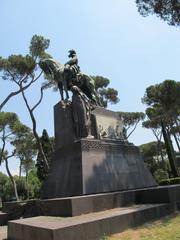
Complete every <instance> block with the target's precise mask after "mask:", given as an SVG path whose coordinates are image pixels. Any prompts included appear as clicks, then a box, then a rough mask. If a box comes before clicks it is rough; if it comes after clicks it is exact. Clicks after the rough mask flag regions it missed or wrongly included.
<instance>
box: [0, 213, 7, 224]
mask: <svg viewBox="0 0 180 240" xmlns="http://www.w3.org/2000/svg"><path fill="white" fill-rule="evenodd" d="M7 221H8V214H7V213H4V212H0V226H3V225H6V224H7Z"/></svg>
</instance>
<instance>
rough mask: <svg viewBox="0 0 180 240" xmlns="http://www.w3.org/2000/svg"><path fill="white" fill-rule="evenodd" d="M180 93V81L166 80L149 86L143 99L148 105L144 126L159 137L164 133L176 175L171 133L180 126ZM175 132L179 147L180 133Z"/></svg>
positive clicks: (172, 168) (171, 164) (172, 167)
mask: <svg viewBox="0 0 180 240" xmlns="http://www.w3.org/2000/svg"><path fill="white" fill-rule="evenodd" d="M179 93H180V82H176V81H174V80H165V81H164V82H162V83H160V84H156V85H153V86H150V87H148V88H147V89H146V92H145V95H144V97H143V99H142V101H143V103H145V104H147V106H148V108H147V109H146V115H147V117H148V118H147V120H146V121H145V122H144V123H143V126H144V127H146V128H150V129H152V131H153V133H154V134H155V136H156V138H157V139H158V138H159V139H160V137H161V136H162V134H163V137H164V141H165V144H166V150H167V154H168V158H169V162H170V166H171V171H172V173H173V175H174V177H175V176H177V175H178V170H177V168H176V166H175V156H174V150H173V145H172V142H171V138H170V137H171V136H170V134H172V133H173V129H178V128H179V123H180V122H179V116H180V94H179ZM173 134H174V137H175V138H176V140H177V146H178V147H179V145H178V136H179V135H178V134H179V133H178V132H177V131H176V132H175V133H173Z"/></svg>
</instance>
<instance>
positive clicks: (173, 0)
mask: <svg viewBox="0 0 180 240" xmlns="http://www.w3.org/2000/svg"><path fill="white" fill-rule="evenodd" d="M136 4H137V7H138V11H139V12H140V14H141V15H142V16H144V17H146V16H148V15H150V14H155V15H157V16H158V17H159V18H161V19H162V20H164V21H166V22H167V23H168V24H169V25H172V26H180V0H136Z"/></svg>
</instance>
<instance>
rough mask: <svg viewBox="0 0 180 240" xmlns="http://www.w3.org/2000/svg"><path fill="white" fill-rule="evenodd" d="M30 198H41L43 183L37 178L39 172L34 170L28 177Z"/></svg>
mask: <svg viewBox="0 0 180 240" xmlns="http://www.w3.org/2000/svg"><path fill="white" fill-rule="evenodd" d="M28 188H29V197H30V198H32V199H35V198H39V197H40V190H41V182H40V180H39V178H38V176H37V170H36V169H35V168H34V169H33V170H31V171H30V173H29V175H28Z"/></svg>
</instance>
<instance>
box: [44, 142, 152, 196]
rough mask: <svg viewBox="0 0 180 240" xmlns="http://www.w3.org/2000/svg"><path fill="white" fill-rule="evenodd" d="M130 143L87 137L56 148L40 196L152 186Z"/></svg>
mask: <svg viewBox="0 0 180 240" xmlns="http://www.w3.org/2000/svg"><path fill="white" fill-rule="evenodd" d="M155 185H156V183H155V181H154V179H153V178H152V176H151V174H150V172H149V171H148V170H147V168H146V167H145V164H144V162H143V161H142V159H141V157H140V154H139V150H138V148H137V147H135V146H132V145H126V144H120V143H116V142H113V141H111V142H105V141H102V140H86V139H81V140H80V141H78V142H76V143H73V144H71V145H67V146H66V147H63V148H59V149H58V150H57V151H56V153H55V156H54V161H53V162H52V165H51V171H50V174H49V176H48V179H47V181H46V183H45V184H44V186H43V195H42V198H58V197H69V196H76V195H82V194H91V193H101V192H110V191H117V190H127V189H137V188H144V187H150V186H155Z"/></svg>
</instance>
